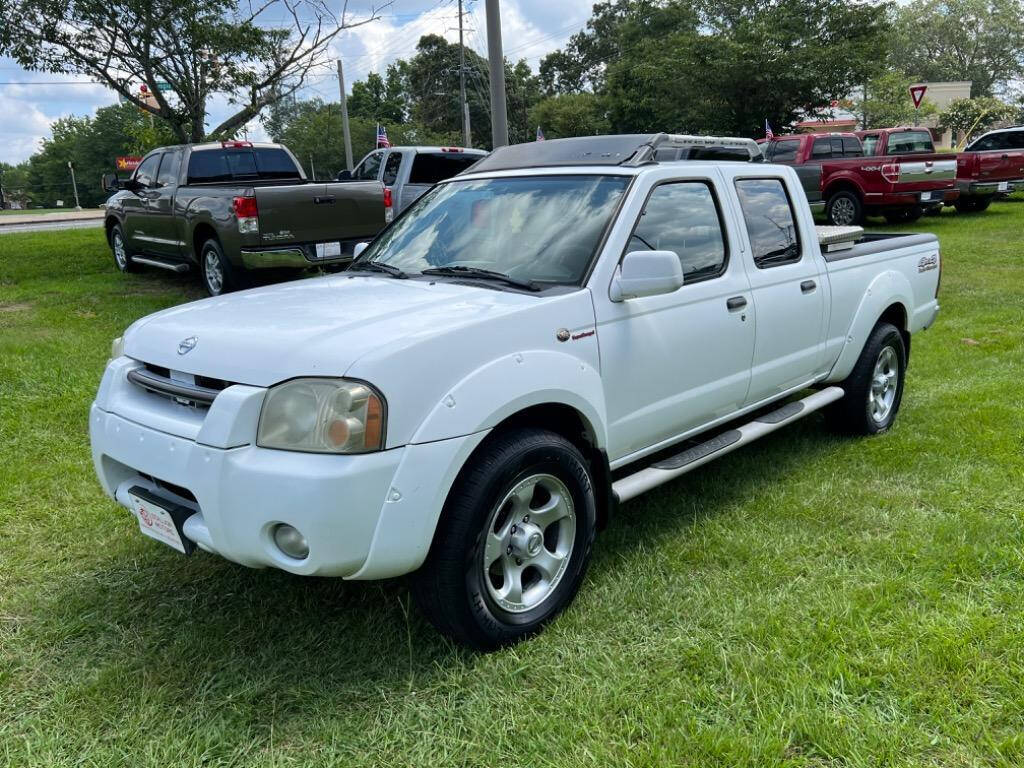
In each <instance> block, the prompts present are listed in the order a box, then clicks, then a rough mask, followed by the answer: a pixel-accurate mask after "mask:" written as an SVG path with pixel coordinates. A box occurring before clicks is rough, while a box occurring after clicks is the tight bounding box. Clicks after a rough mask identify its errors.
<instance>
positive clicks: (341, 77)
mask: <svg viewBox="0 0 1024 768" xmlns="http://www.w3.org/2000/svg"><path fill="white" fill-rule="evenodd" d="M338 90H339V91H340V93H341V131H342V133H344V134H345V169H346V170H349V171H351V170H352V136H351V134H349V132H348V97H347V96H346V95H345V73H344V71H342V68H341V59H338Z"/></svg>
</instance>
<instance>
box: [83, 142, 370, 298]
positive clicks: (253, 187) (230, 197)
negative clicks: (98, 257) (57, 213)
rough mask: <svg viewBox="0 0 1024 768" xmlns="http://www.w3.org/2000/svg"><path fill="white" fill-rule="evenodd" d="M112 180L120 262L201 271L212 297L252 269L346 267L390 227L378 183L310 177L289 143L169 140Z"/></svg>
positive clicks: (110, 211) (110, 204) (111, 223)
mask: <svg viewBox="0 0 1024 768" xmlns="http://www.w3.org/2000/svg"><path fill="white" fill-rule="evenodd" d="M103 184H104V187H105V188H106V189H107V190H109V191H112V192H115V194H114V195H113V196H111V198H110V199H109V200H108V201H107V203H106V211H107V213H106V222H105V224H106V233H107V242H109V243H110V247H111V250H112V251H113V252H114V261H115V263H116V264H117V267H118V269H120V270H121V271H122V272H127V271H131V270H133V269H136V268H138V267H139V266H149V267H160V268H163V269H169V270H172V271H175V272H185V271H189V270H195V271H198V273H199V274H200V276H201V278H202V282H203V285H204V287H205V288H206V290H207V292H209V293H210V295H213V296H216V295H219V294H221V293H225V292H227V291H231V290H235V289H237V288H242V287H245V286H246V285H247V283H248V277H249V274H248V273H249V271H250V270H257V269H303V268H309V267H315V266H323V265H337V264H345V263H346V262H348V261H351V259H352V255H353V253H352V252H353V248H354V246H355V244H356V243H358V242H361V241H365V240H371V239H372V238H373V237H374V236H375V235H376V234H377V233H378V232H379V231H380V230H381V229H383V228H384V224H385V206H384V188H383V186H382V184H381V183H380V182H379V181H365V182H345V183H338V182H318V181H310V180H308V179H307V178H306V174H305V172H304V171H303V170H302V166H301V165H300V164H299V163H298V161H297V160H296V159H295V157H294V156H293V155H292V153H291V152H290V151H288V149H287V148H286V147H283V146H281V145H280V144H254V143H252V142H248V141H223V142H217V143H212V144H188V145H181V146H175V147H161V148H160V149H156V150H154V151H152V152H150V153H149V154H148V155H146V156H145V157H144V158H143V160H142V163H141V164H140V165H139V167H138V168H137V169H136V170H135V172H134V173H133V174H132V176H131V178H129V179H125V180H121V181H118V180H117V178H116V177H115V176H113V175H111V176H105V177H104V180H103Z"/></svg>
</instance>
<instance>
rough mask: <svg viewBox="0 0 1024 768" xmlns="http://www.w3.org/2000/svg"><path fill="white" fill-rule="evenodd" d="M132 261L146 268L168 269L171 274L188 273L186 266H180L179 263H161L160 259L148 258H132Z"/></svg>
mask: <svg viewBox="0 0 1024 768" xmlns="http://www.w3.org/2000/svg"><path fill="white" fill-rule="evenodd" d="M132 261H133V262H135V263H136V264H145V265H146V266H147V267H159V268H160V269H169V270H170V271H171V272H187V271H188V264H182V263H181V262H180V261H161V260H160V259H151V258H149V257H148V256H132Z"/></svg>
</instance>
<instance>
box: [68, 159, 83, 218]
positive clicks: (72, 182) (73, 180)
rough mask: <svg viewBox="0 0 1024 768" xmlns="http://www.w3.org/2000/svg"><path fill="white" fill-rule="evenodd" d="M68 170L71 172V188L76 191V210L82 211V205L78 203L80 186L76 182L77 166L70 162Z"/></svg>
mask: <svg viewBox="0 0 1024 768" xmlns="http://www.w3.org/2000/svg"><path fill="white" fill-rule="evenodd" d="M68 170H69V171H71V188H72V189H73V190H75V210H76V211H80V210H82V205H81V203H79V202H78V184H77V183H76V182H75V164H74V163H73V162H71V161H70V160H68Z"/></svg>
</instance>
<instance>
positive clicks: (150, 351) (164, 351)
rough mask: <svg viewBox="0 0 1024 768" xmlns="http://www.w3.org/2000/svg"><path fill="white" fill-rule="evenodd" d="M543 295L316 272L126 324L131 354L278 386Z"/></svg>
mask: <svg viewBox="0 0 1024 768" xmlns="http://www.w3.org/2000/svg"><path fill="white" fill-rule="evenodd" d="M543 301H544V299H543V298H541V297H538V296H533V295H524V294H519V293H513V292H509V291H498V290H493V289H490V288H480V287H476V286H472V285H462V284H457V283H451V282H442V281H438V282H434V283H430V282H428V281H425V280H398V279H393V278H384V277H375V276H347V275H336V276H332V277H326V278H324V277H317V278H310V279H306V280H298V281H294V282H290V283H284V284H281V285H275V286H269V287H266V288H257V289H253V290H248V291H242V292H240V293H233V294H229V295H227V296H220V297H216V298H210V299H204V300H201V301H196V302H192V303H190V304H184V305H181V306H178V307H173V308H171V309H167V310H164V311H162V312H157V313H156V314H153V315H150V316H149V317H145V318H143V319H141V320H139V321H138V322H136V323H135V324H134V325H132V326H131V327H130V328H129V329H128V331H127V332H126V333H125V354H126V355H128V356H129V357H132V358H134V359H136V360H140V361H142V362H145V363H150V364H152V365H157V366H162V367H165V368H169V369H172V370H177V371H183V372H185V373H191V374H199V375H203V376H209V377H213V378H217V379H223V380H225V381H230V382H234V383H238V384H251V385H254V386H270V385H272V384H276V383H278V382H280V381H284V380H286V379H290V378H294V377H296V376H342V375H344V374H345V372H346V371H347V370H348V369H349V368H350V367H351V366H352V364H353V363H354V362H355V361H356V360H358V359H359V358H360V357H361V356H362V355H364V354H366V353H367V352H371V351H378V352H379V351H381V350H382V349H384V348H387V349H388V351H393V352H398V351H400V350H401V349H403V348H405V347H407V346H409V345H414V344H416V343H417V342H418V341H419V340H421V339H423V338H425V337H433V336H436V335H437V334H438V333H441V332H444V331H447V330H452V329H455V328H458V327H459V326H464V325H468V324H473V323H477V322H480V321H483V320H485V319H493V318H495V317H498V316H501V315H502V314H507V313H512V312H515V311H517V310H519V309H522V308H524V307H529V306H533V305H536V304H537V302H543ZM186 339H194V345H192V348H191V349H186V347H187V346H189V345H182V342H183V341H185V340H186ZM179 345H181V349H183V350H185V351H184V352H179Z"/></svg>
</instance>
